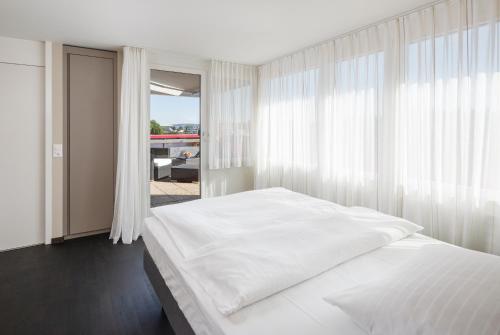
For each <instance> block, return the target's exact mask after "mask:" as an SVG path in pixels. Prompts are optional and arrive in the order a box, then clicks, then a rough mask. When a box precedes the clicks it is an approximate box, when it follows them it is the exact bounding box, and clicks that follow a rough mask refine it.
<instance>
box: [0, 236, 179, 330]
mask: <svg viewBox="0 0 500 335" xmlns="http://www.w3.org/2000/svg"><path fill="white" fill-rule="evenodd" d="M143 250H144V243H143V242H142V240H139V241H137V242H135V243H134V244H132V245H122V244H118V245H113V244H112V243H111V241H110V240H108V238H107V235H98V236H93V237H85V238H80V239H74V240H69V241H65V242H64V243H63V244H60V245H54V246H35V247H29V248H24V249H19V250H14V251H8V252H1V253H0V334H2V335H7V334H16V335H17V334H50V335H58V334H162V335H173V331H172V329H171V328H170V325H169V323H168V320H167V318H166V317H165V316H164V314H163V313H162V310H161V307H160V303H159V301H158V299H157V297H156V295H155V292H154V290H153V288H152V287H151V285H150V283H149V280H148V278H147V277H146V274H145V273H144V271H143V268H142V254H143Z"/></svg>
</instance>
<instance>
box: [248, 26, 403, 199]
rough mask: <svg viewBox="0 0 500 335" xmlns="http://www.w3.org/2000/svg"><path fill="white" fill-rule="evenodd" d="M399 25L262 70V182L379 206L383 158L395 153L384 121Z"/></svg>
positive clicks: (259, 178)
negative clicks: (387, 64)
mask: <svg viewBox="0 0 500 335" xmlns="http://www.w3.org/2000/svg"><path fill="white" fill-rule="evenodd" d="M396 28H397V26H396V25H395V23H394V22H392V23H387V24H383V25H380V26H377V27H373V28H370V29H367V30H364V31H361V32H359V33H356V34H353V35H350V36H347V37H344V38H342V39H338V40H335V41H332V42H329V43H326V44H324V45H321V46H318V47H315V48H312V49H308V50H305V51H303V52H300V53H298V54H295V55H292V56H289V57H286V58H284V59H280V60H277V61H275V62H272V63H270V64H267V65H264V66H261V67H260V69H259V75H260V76H259V108H258V117H257V125H256V129H257V134H256V135H257V136H256V141H257V154H256V167H255V176H256V180H255V181H256V186H257V187H268V186H278V185H279V186H285V187H287V188H289V189H292V190H296V191H299V192H305V193H309V194H312V195H316V196H320V197H322V198H325V199H329V200H332V201H335V202H338V203H342V204H345V205H364V206H369V207H375V208H376V207H378V203H379V197H378V185H379V174H378V170H379V169H380V168H385V162H386V161H387V160H383V159H381V158H384V159H385V157H379V155H381V156H383V155H386V154H391V155H392V154H393V152H394V151H393V150H386V148H380V147H379V141H378V139H379V138H380V139H381V140H382V141H385V140H386V138H387V137H391V136H392V133H391V132H390V131H391V130H390V129H386V127H385V126H384V124H383V123H382V122H380V118H381V116H382V114H383V111H384V108H391V107H392V106H393V100H394V96H393V95H391V96H385V95H384V91H383V87H384V80H385V81H394V80H396V79H397V76H396V75H394V74H393V73H391V72H390V71H386V70H385V67H384V63H385V62H386V59H385V58H384V57H394V56H395V55H396V54H395V53H394V52H387V53H385V51H386V49H388V48H389V47H390V46H393V43H394V41H395V39H396V37H397V29H396ZM385 55H387V56H385ZM388 85H389V84H388ZM390 85H394V83H390ZM379 127H381V128H382V129H379ZM388 142H389V143H392V142H393V141H392V140H389V141H388ZM380 199H381V200H384V201H385V198H384V197H381V198H380ZM384 206H389V205H388V204H384Z"/></svg>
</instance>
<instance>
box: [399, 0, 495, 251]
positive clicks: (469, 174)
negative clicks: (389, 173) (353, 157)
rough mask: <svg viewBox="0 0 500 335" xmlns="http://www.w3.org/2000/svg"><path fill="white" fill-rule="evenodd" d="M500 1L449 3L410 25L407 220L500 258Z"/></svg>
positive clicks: (402, 165) (405, 117) (402, 115)
mask: <svg viewBox="0 0 500 335" xmlns="http://www.w3.org/2000/svg"><path fill="white" fill-rule="evenodd" d="M499 14H500V2H499V1H489V0H480V1H449V2H444V3H441V4H438V5H436V6H434V7H432V8H428V9H426V10H423V11H420V12H418V13H414V14H411V15H408V16H406V17H404V18H402V19H401V21H400V23H401V30H402V35H403V36H404V40H405V42H406V43H405V45H404V49H403V50H402V54H403V55H404V57H402V59H401V64H402V65H403V68H404V72H403V73H402V75H403V77H402V81H401V85H400V88H401V93H400V106H399V108H398V110H397V116H398V124H397V129H398V131H399V135H398V153H397V158H398V159H397V161H396V164H397V170H398V174H399V183H400V185H401V187H402V193H401V197H402V198H401V204H402V208H401V211H402V212H401V214H402V215H403V216H404V217H406V218H408V219H410V220H412V221H414V222H416V223H418V224H421V225H422V226H424V227H425V231H426V233H427V234H429V235H431V236H434V237H437V238H440V239H443V240H446V241H450V242H452V243H455V244H459V245H462V246H465V247H469V248H473V249H480V250H486V251H490V252H495V253H499V252H500V225H499V219H500V173H499V172H500V132H499V130H500V98H499V96H500V53H499V51H500V25H499V21H498V15H499Z"/></svg>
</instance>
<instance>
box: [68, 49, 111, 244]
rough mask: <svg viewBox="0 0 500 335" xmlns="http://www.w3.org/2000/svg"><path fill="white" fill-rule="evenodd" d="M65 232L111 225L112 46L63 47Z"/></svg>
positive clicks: (84, 231)
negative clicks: (106, 49)
mask: <svg viewBox="0 0 500 335" xmlns="http://www.w3.org/2000/svg"><path fill="white" fill-rule="evenodd" d="M65 58H66V59H65V61H66V66H65V69H66V78H65V79H66V108H67V110H66V121H67V136H66V138H67V141H68V143H67V145H66V147H67V150H68V151H67V155H66V161H67V178H66V181H67V186H68V190H67V211H68V212H67V214H68V215H67V220H68V232H67V233H68V234H69V235H74V234H80V233H88V232H93V231H99V230H103V229H107V228H110V227H111V222H112V219H113V205H114V180H115V177H114V174H115V104H116V99H115V92H116V90H115V76H116V54H115V53H113V52H105V51H97V50H89V49H82V48H75V47H65Z"/></svg>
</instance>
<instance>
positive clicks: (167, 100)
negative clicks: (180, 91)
mask: <svg viewBox="0 0 500 335" xmlns="http://www.w3.org/2000/svg"><path fill="white" fill-rule="evenodd" d="M199 106H200V98H199V97H194V98H193V97H175V96H170V95H156V94H152V95H151V105H150V110H151V120H156V121H157V122H158V123H159V124H160V125H161V126H167V125H171V124H175V123H200V115H199V113H200V109H199V108H200V107H199Z"/></svg>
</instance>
